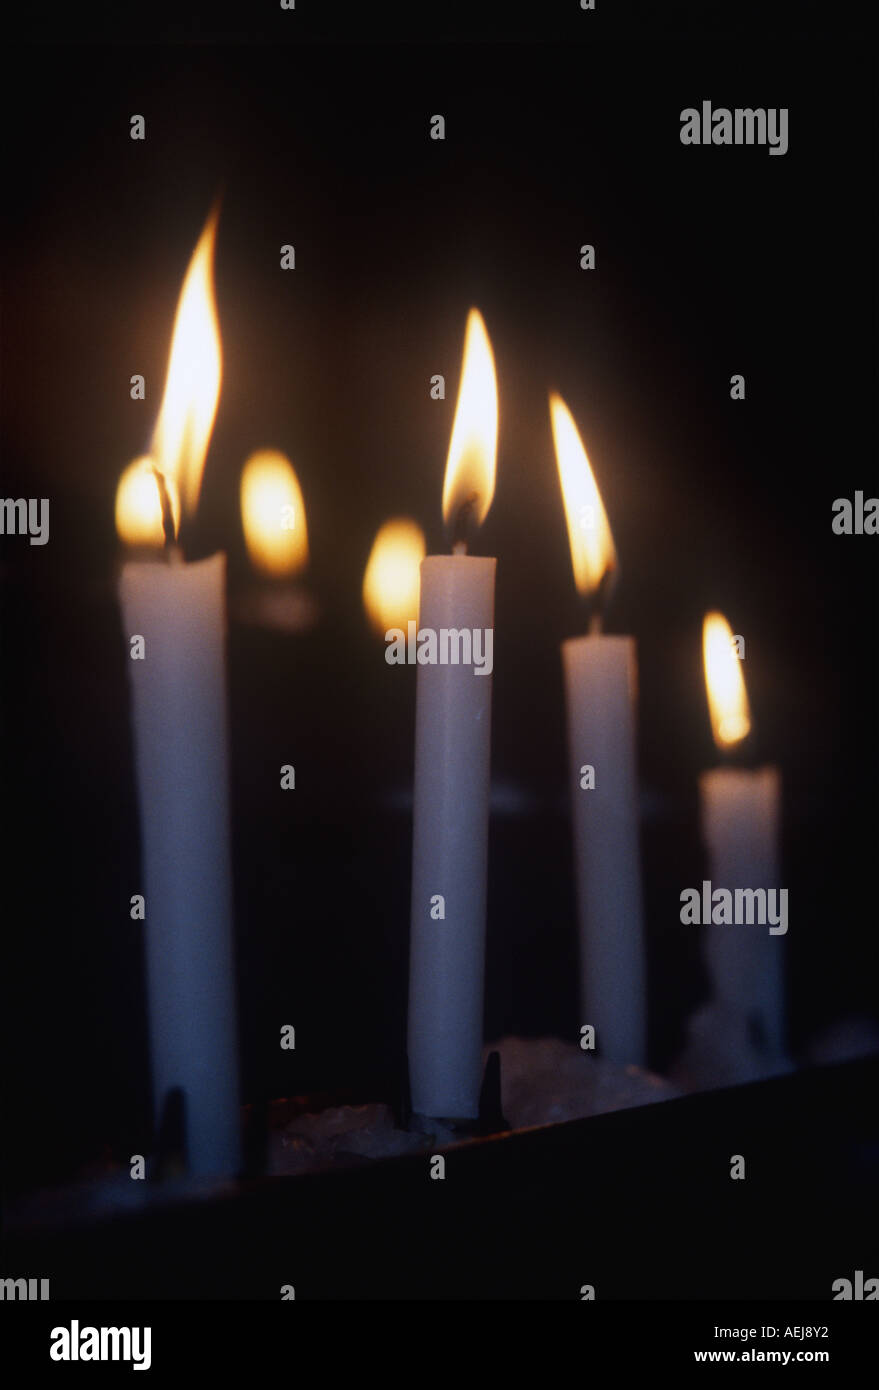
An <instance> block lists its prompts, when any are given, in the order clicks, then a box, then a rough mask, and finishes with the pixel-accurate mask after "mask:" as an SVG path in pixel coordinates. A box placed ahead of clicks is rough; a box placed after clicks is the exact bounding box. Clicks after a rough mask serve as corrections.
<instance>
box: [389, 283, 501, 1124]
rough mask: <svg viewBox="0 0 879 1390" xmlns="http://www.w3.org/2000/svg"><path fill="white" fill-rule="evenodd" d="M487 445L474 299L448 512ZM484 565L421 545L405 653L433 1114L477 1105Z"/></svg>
mask: <svg viewBox="0 0 879 1390" xmlns="http://www.w3.org/2000/svg"><path fill="white" fill-rule="evenodd" d="M496 450H497V385H496V380H495V370H494V360H493V357H492V352H491V345H490V343H489V341H488V335H487V333H486V331H485V325H484V323H483V321H482V318H481V317H480V315H479V314H478V313H477V312H476V311H475V310H471V313H470V316H469V319H468V323H467V334H466V342H465V348H464V365H463V369H462V376H461V387H460V391H459V395H458V404H457V410H456V414H455V423H454V426H453V430H452V439H451V444H450V447H449V460H448V465H447V470H446V484H445V489H444V497H443V512H444V515H445V518H446V521H447V524H449V525H451V526H452V527H455V526H456V525H457V524H459V523H460V522H461V520H462V518H464V517H465V516H466V517H467V518H468V519H469V520H470V521H472V522H473V523H474V524H475V525H478V524H479V523H480V522H481V521H482V519H483V518H484V516H485V514H486V512H487V511H488V508H489V505H490V503H491V498H492V494H493V492H494V474H495V462H496ZM494 575H495V561H494V560H493V559H483V558H477V557H472V556H468V555H466V554H464V553H457V554H453V555H450V556H428V557H427V558H426V559H425V560H424V561H423V562H422V565H421V599H420V610H419V627H418V633H417V643H416V644H415V651H414V652H412V654H411V656H410V659H416V653H417V660H418V681H417V693H416V701H417V704H416V721H415V722H416V732H415V798H414V826H413V849H412V913H411V933H410V960H409V1030H408V1054H409V1082H410V1091H411V1101H412V1109H413V1111H414V1112H415V1113H416V1114H419V1115H424V1116H431V1117H433V1118H444V1119H473V1118H475V1117H476V1116H477V1115H478V1113H479V1091H480V1083H481V1079H482V1065H481V1057H482V1019H483V987H484V960H485V912H486V871H487V859H488V807H489V780H490V779H489V755H490V738H491V669H492V665H493V639H494ZM413 626H414V625H413ZM452 633H454V634H457V635H454V636H452V635H451V634H452ZM444 634H445V636H444ZM413 635H415V634H412V633H410V643H411V637H412V636H413ZM444 653H445V657H446V660H444V659H443V656H444ZM453 654H456V655H457V660H456V661H454V662H453V660H450V659H449V658H452V657H453ZM468 654H469V658H470V659H469V660H467V659H466V658H467V656H468ZM431 655H432V656H433V657H434V660H433V661H431V660H430V657H431Z"/></svg>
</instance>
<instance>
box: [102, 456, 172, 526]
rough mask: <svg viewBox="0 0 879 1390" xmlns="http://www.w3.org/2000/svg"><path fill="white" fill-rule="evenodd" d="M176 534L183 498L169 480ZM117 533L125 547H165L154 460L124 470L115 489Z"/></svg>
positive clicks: (141, 462) (137, 462)
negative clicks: (181, 499)
mask: <svg viewBox="0 0 879 1390" xmlns="http://www.w3.org/2000/svg"><path fill="white" fill-rule="evenodd" d="M165 486H166V487H167V489H168V498H169V500H170V503H171V512H172V515H173V517H174V530H175V532H176V531H178V530H179V528H180V496H179V494H178V492H177V487H176V484H175V483H174V482H173V481H172V480H171V479H170V478H168V479H166V482H165ZM116 531H117V533H118V535H119V538H120V539H121V540H123V541H124V542H125V544H126V545H154V546H158V547H161V546H163V545H164V544H165V532H164V530H163V527H162V503H161V498H160V496H159V488H158V484H157V482H156V476H155V473H154V472H153V461H152V459H151V458H139V459H135V460H134V462H133V463H130V464H129V465H128V467H127V468H126V469H125V471H124V473H123V474H122V477H121V478H120V479H119V485H118V487H117V488H116Z"/></svg>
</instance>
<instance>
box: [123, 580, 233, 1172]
mask: <svg viewBox="0 0 879 1390" xmlns="http://www.w3.org/2000/svg"><path fill="white" fill-rule="evenodd" d="M225 580H226V557H225V556H224V555H214V556H212V557H211V558H210V559H208V560H201V561H199V562H198V563H197V564H182V563H178V564H167V563H163V562H162V561H159V562H149V561H146V562H142V563H141V562H138V563H128V564H126V565H124V566H123V569H122V576H121V580H120V585H119V597H120V603H121V606H122V615H123V624H124V632H125V635H126V637H127V638H128V639H130V638H131V637H132V636H140V637H142V638H143V639H144V652H143V659H142V660H140V659H139V660H130V661H129V675H130V679H131V694H132V722H133V730H134V751H135V759H136V769H137V792H138V807H139V811H140V827H141V847H142V855H141V872H142V882H143V886H142V889H141V892H142V893H143V896H144V898H145V900H146V901H145V920H144V933H145V949H146V965H147V999H148V1013H149V1040H150V1061H151V1070H152V1085H153V1097H154V1113H155V1117H156V1122H157V1123H158V1122H159V1121H160V1119H161V1115H162V1110H163V1107H164V1104H165V1100H166V1097H167V1095H168V1093H169V1091H171V1090H172V1089H173V1088H174V1087H181V1088H182V1090H183V1093H184V1100H185V1139H186V1149H187V1158H188V1164H189V1169H190V1171H191V1172H192V1173H195V1174H220V1173H234V1172H235V1171H236V1170H237V1169H238V1167H239V1165H240V1133H239V1131H240V1123H239V1116H240V1110H239V1094H238V1046H237V1032H236V1011H235V990H234V975H235V959H234V943H233V936H232V889H231V881H230V847H229V805H228V766H227V746H228V732H227V714H226V669H225V636H226V632H225V627H226V625H225V611H226V610H225Z"/></svg>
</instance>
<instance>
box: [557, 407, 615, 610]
mask: <svg viewBox="0 0 879 1390" xmlns="http://www.w3.org/2000/svg"><path fill="white" fill-rule="evenodd" d="M549 414H550V419H551V421H552V434H553V441H554V443H555V455H556V462H557V463H558V469H559V478H560V480H561V484H562V497H563V499H564V504H565V518H566V520H567V523H568V540H569V542H570V546H571V561H572V563H573V566H574V581H575V583H576V585H577V588H578V590H579V592H580V593H581V594H592V593H594V592H595V591H596V590H597V589H598V587H599V585H600V584H601V581H602V579H603V578H604V576H605V574H607V573H612V572H613V571H614V570H615V569H616V567H617V554H616V548H615V546H614V543H613V536H612V535H611V532H610V524H609V522H608V519H607V512H606V511H605V510H604V503H603V502H602V500H601V494H600V493H599V491H598V485H597V484H596V482H595V478H594V477H593V474H592V469H591V467H590V465H589V458H588V456H587V454H586V450H585V448H584V447H583V441H582V439H581V438H580V434H579V431H578V429H577V426H576V425H575V424H574V417H573V416H572V414H571V412H570V411H569V410H568V407H567V406H566V405H565V403H564V401H563V400H562V398H561V396H559V395H557V394H556V392H553V393H552V394H551V395H550V398H549Z"/></svg>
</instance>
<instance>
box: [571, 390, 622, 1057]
mask: <svg viewBox="0 0 879 1390" xmlns="http://www.w3.org/2000/svg"><path fill="white" fill-rule="evenodd" d="M550 418H551V420H552V430H553V438H554V441H555V451H556V459H557V462H558V468H559V476H560V479H561V486H562V495H563V497H564V504H565V515H566V518H567V524H568V537H569V540H570V545H571V559H572V561H573V566H574V578H575V581H576V584H577V588H578V590H579V591H580V593H581V594H583V595H585V596H587V597H588V598H589V599H590V600H592V601H593V603H594V610H593V615H592V621H591V630H590V632H589V634H588V636H585V637H573V638H570V639H569V640H568V641H566V642H564V643H563V644H562V664H563V667H564V677H565V695H566V703H567V716H568V759H569V780H570V786H571V796H572V812H573V831H574V862H575V876H576V885H577V908H578V917H579V944H580V1007H581V1026H585V1025H587V1024H589V1025H591V1026H592V1027H593V1028H594V1029H595V1044H596V1049H597V1051H598V1052H599V1053H600V1054H601V1056H602V1057H604V1058H606V1059H608V1060H609V1061H612V1062H621V1063H630V1062H634V1063H638V1064H641V1065H643V1064H644V1062H645V1061H646V1001H645V988H646V987H645V962H644V929H643V909H642V895H641V863H640V856H639V850H638V783H637V766H636V699H637V678H638V672H637V658H636V653H635V642H634V639H633V638H631V637H616V636H614V637H610V636H606V635H604V634H603V633H602V632H601V619H602V609H601V605H602V604H603V603H606V601H607V596H608V594H609V591H610V588H611V586H612V584H613V583H614V580H615V577H616V570H617V559H616V551H615V548H614V543H613V537H612V536H611V531H610V526H609V524H608V520H607V515H606V513H605V510H604V505H603V503H602V500H601V496H600V494H599V492H598V488H597V486H596V483H595V479H594V477H593V475H592V469H591V468H590V466H589V459H588V458H587V455H586V450H585V448H584V447H583V442H582V440H581V438H580V435H579V433H578V431H577V426H576V425H575V423H574V420H573V418H572V416H571V413H570V411H569V410H568V408H567V406H566V405H565V403H564V401H563V400H562V399H561V398H560V397H559V396H557V395H555V394H553V395H552V396H551V397H550Z"/></svg>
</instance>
